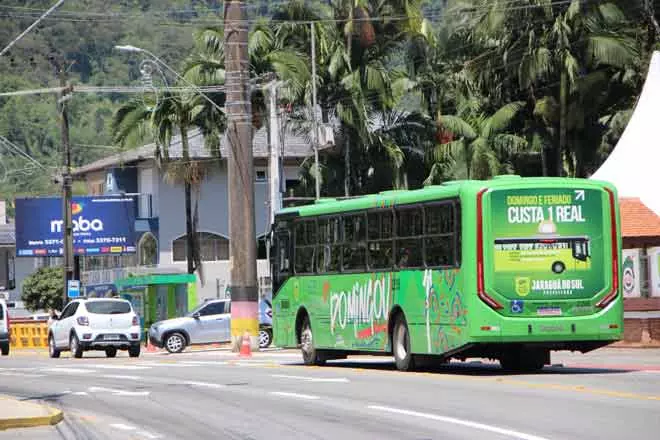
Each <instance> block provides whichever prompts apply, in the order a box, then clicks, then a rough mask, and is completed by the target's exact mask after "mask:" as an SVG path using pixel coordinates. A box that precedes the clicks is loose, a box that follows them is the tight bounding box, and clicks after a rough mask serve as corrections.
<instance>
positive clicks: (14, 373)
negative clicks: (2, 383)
mask: <svg viewBox="0 0 660 440" xmlns="http://www.w3.org/2000/svg"><path fill="white" fill-rule="evenodd" d="M0 376H19V377H45V376H46V375H45V374H32V373H20V372H18V371H0Z"/></svg>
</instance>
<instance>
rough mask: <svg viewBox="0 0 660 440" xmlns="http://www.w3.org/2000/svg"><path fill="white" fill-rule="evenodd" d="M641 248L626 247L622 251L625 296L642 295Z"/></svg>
mask: <svg viewBox="0 0 660 440" xmlns="http://www.w3.org/2000/svg"><path fill="white" fill-rule="evenodd" d="M640 255H641V250H640V249H624V250H623V253H622V259H623V262H622V265H621V266H622V271H623V280H622V281H623V282H622V285H623V296H624V297H626V298H633V297H639V296H642V289H641V280H642V278H641V276H640V275H641V274H640V261H639V258H640Z"/></svg>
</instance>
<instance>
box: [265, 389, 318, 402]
mask: <svg viewBox="0 0 660 440" xmlns="http://www.w3.org/2000/svg"><path fill="white" fill-rule="evenodd" d="M268 394H272V395H274V396H281V397H293V398H294V399H303V400H318V399H320V397H319V396H311V395H309V394H298V393H286V392H284V391H271V392H270V393H268Z"/></svg>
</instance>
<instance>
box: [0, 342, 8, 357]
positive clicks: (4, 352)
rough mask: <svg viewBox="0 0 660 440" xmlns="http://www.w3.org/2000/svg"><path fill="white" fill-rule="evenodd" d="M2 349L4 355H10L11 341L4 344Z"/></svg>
mask: <svg viewBox="0 0 660 440" xmlns="http://www.w3.org/2000/svg"><path fill="white" fill-rule="evenodd" d="M0 350H1V351H2V355H3V356H9V342H7V343H6V344H2V348H1V349H0Z"/></svg>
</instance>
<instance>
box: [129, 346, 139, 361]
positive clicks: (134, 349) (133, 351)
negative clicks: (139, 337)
mask: <svg viewBox="0 0 660 440" xmlns="http://www.w3.org/2000/svg"><path fill="white" fill-rule="evenodd" d="M128 355H129V356H130V357H132V358H136V357H139V356H140V344H135V345H131V346H130V347H129V348H128Z"/></svg>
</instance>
